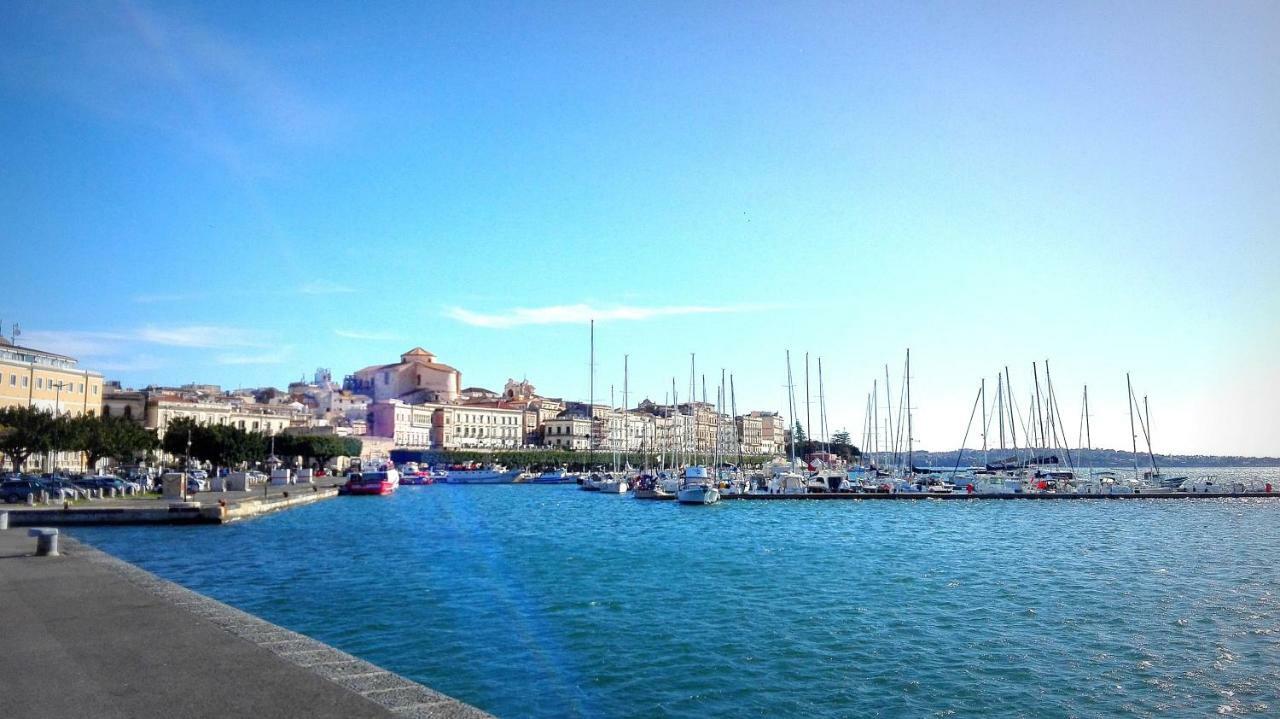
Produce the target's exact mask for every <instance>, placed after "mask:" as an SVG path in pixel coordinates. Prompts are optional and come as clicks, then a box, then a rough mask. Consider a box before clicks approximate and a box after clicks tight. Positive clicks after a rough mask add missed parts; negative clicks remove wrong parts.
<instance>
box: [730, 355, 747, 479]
mask: <svg viewBox="0 0 1280 719" xmlns="http://www.w3.org/2000/svg"><path fill="white" fill-rule="evenodd" d="M729 412H730V413H732V414H733V436H734V437H735V438H736V439H737V440H738V469H742V442H743V439H744V437H743V435H744V434H746V429H747V427H746V424H747V423H746V420H745V418H744V419H743V421H742V424H741V425H739V424H738V393H737V392H736V391H734V387H733V375H729ZM739 426H741V427H742V431H741V432H740V431H739V430H738V428H739Z"/></svg>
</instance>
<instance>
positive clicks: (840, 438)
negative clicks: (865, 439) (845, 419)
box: [831, 429, 853, 447]
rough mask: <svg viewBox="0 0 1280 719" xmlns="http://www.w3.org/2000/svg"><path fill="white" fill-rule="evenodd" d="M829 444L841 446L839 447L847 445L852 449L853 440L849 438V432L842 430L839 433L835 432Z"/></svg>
mask: <svg viewBox="0 0 1280 719" xmlns="http://www.w3.org/2000/svg"><path fill="white" fill-rule="evenodd" d="M831 444H841V445H848V446H850V447H852V446H853V440H852V439H850V438H849V432H848V431H847V430H843V429H842V430H840V431H839V432H836V433H835V434H833V435H831Z"/></svg>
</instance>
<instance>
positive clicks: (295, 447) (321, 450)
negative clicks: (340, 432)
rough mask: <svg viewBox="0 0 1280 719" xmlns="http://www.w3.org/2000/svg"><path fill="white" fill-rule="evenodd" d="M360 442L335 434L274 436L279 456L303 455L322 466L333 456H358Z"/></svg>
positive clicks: (353, 438)
mask: <svg viewBox="0 0 1280 719" xmlns="http://www.w3.org/2000/svg"><path fill="white" fill-rule="evenodd" d="M361 446H362V445H361V442H360V440H358V439H356V438H355V437H337V436H335V435H311V434H301V435H297V434H281V435H277V436H276V438H275V452H276V455H278V456H281V457H303V458H305V459H306V460H309V461H310V463H312V464H315V465H318V466H320V467H324V466H326V465H328V464H329V460H331V459H333V458H334V457H358V456H360V450H361Z"/></svg>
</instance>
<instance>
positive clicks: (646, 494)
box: [631, 489, 676, 499]
mask: <svg viewBox="0 0 1280 719" xmlns="http://www.w3.org/2000/svg"><path fill="white" fill-rule="evenodd" d="M631 494H632V496H633V497H635V498H636V499H675V498H676V496H675V495H674V494H671V493H670V492H664V491H662V490H661V489H637V490H635V491H634V492H632V493H631Z"/></svg>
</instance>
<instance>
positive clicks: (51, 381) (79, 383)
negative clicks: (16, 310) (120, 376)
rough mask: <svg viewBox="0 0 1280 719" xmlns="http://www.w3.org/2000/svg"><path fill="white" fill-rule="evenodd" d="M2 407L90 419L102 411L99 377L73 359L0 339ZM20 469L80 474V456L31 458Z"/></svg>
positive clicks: (47, 455) (65, 454) (46, 455)
mask: <svg viewBox="0 0 1280 719" xmlns="http://www.w3.org/2000/svg"><path fill="white" fill-rule="evenodd" d="M4 407H35V408H38V409H43V410H45V411H47V412H51V413H56V414H59V415H65V416H70V417H79V416H82V415H87V416H90V417H93V416H96V415H98V414H99V413H100V412H101V411H102V375H101V374H99V373H98V372H94V371H91V370H86V369H81V368H80V366H79V362H78V361H77V360H76V359H75V358H73V357H68V356H66V355H60V354H55V353H53V352H46V351H44V350H40V349H35V348H32V347H23V346H20V345H16V344H14V343H13V342H12V341H10V340H7V339H4V338H3V337H0V408H4ZM24 469H30V470H38V471H42V472H49V471H52V470H55V469H66V470H73V471H80V470H83V469H84V455H82V454H81V453H79V452H53V453H50V454H38V455H32V456H31V457H29V458H28V459H27V464H26V466H25V467H24Z"/></svg>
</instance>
